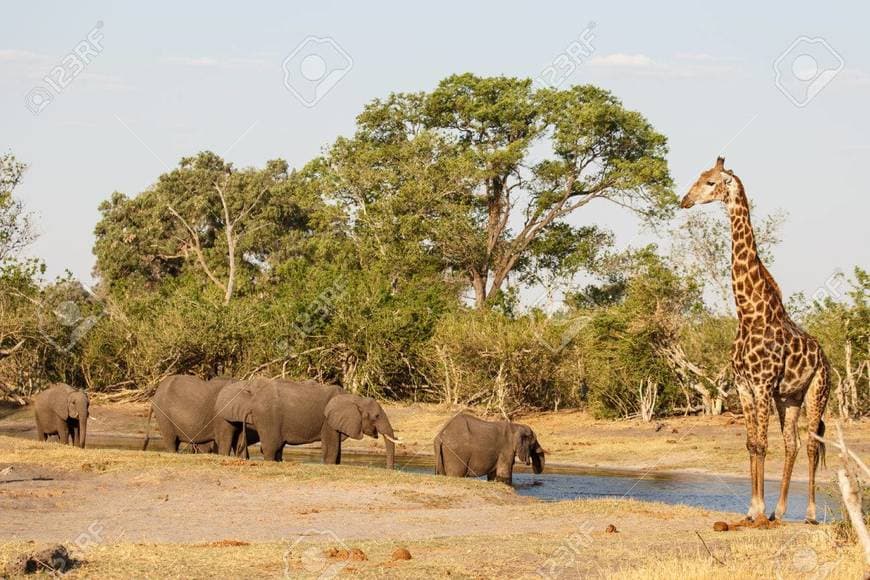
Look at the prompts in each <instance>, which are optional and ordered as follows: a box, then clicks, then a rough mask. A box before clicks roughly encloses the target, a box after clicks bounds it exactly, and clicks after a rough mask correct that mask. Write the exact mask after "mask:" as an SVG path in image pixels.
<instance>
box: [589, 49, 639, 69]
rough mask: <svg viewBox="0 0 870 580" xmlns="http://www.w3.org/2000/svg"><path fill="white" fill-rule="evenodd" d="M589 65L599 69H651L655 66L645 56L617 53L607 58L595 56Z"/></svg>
mask: <svg viewBox="0 0 870 580" xmlns="http://www.w3.org/2000/svg"><path fill="white" fill-rule="evenodd" d="M589 64H590V65H591V66H598V67H633V68H638V67H642V68H650V67H652V66H654V65H655V62H654V61H653V59H651V58H650V57H648V56H647V55H645V54H624V53H621V52H616V53H613V54H608V55H606V56H593V57H592V58H590V59H589Z"/></svg>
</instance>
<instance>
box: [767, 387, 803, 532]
mask: <svg viewBox="0 0 870 580" xmlns="http://www.w3.org/2000/svg"><path fill="white" fill-rule="evenodd" d="M795 403H797V404H795ZM776 410H777V414H778V415H779V426H780V429H781V430H782V438H783V442H784V447H785V461H784V463H783V466H782V481H781V482H780V487H779V501H778V502H777V504H776V509H775V510H774V512H773V514H772V515H771V516H770V519H771V520H781V519H782V518H783V516H784V515H785V512H786V510H787V509H788V488H789V484H790V483H791V474H792V470H793V469H794V462H795V458H796V457H797V452H798V432H797V427H798V418H799V417H800V411H801V407H800V402H799V401H798V402H795V401H788V400H782V399H777V400H776Z"/></svg>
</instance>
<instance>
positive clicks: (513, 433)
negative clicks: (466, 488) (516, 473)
mask: <svg viewBox="0 0 870 580" xmlns="http://www.w3.org/2000/svg"><path fill="white" fill-rule="evenodd" d="M515 458H519V460H520V461H522V462H523V463H525V464H526V465H528V464H529V463H530V462H531V464H532V469H533V470H534V472H535V473H541V472H542V471H543V470H544V450H543V449H542V448H541V444H540V443H539V442H538V437H537V436H536V435H535V432H534V431H532V429H531V428H530V427H529V426H528V425H523V424H521V423H512V422H510V421H484V420H482V419H478V418H477V417H475V416H473V415H469V414H465V413H460V414H459V415H456V416H455V417H453V418H452V419H451V420H450V421H448V422H447V424H446V425H444V427H443V428H442V429H441V431H439V432H438V435H436V436H435V474H436V475H450V476H453V477H480V476H482V475H486V478H487V480H489V481H492V480H493V479H494V480H496V481H500V482H502V483H507V484H510V483H511V482H512V481H513V469H514V460H515Z"/></svg>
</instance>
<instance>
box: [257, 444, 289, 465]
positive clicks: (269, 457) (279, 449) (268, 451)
mask: <svg viewBox="0 0 870 580" xmlns="http://www.w3.org/2000/svg"><path fill="white" fill-rule="evenodd" d="M283 448H284V442H283V441H282V442H280V443H279V442H278V441H272V440H267V439H260V450H261V451H262V452H263V459H265V460H266V461H281V459H283Z"/></svg>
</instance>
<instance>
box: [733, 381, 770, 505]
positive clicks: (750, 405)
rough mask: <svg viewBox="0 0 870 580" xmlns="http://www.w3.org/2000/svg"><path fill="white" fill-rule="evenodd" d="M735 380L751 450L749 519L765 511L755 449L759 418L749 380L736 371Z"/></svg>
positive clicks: (748, 446)
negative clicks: (760, 490)
mask: <svg viewBox="0 0 870 580" xmlns="http://www.w3.org/2000/svg"><path fill="white" fill-rule="evenodd" d="M734 382H735V384H736V385H737V394H738V395H739V396H740V406H741V407H742V408H743V422H744V423H745V425H746V450H747V451H748V452H749V479H750V481H751V482H752V497H751V499H750V502H749V511H748V512H747V514H746V515H747V517H748V518H749V519H754V518H755V517H756V516H758V514H759V513H764V509H763V506H762V511H761V512H758V511H757V508H758V502H757V497H758V478H757V477H756V475H757V473H758V459H757V455H756V452H755V449H756V441H757V440H758V433H757V430H758V419H757V410H756V407H755V396H754V395H753V393H752V389H751V387H750V386H749V384H748V383H747V381H746V380H745V379H743V378H742V377H740V376H739V375H738V374H737V373H735V380H734Z"/></svg>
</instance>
